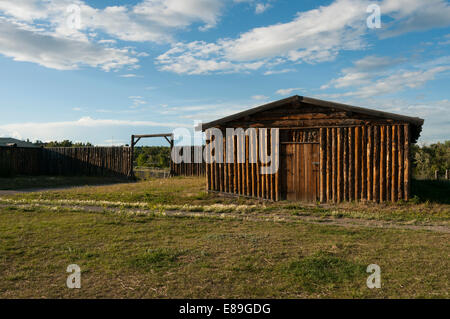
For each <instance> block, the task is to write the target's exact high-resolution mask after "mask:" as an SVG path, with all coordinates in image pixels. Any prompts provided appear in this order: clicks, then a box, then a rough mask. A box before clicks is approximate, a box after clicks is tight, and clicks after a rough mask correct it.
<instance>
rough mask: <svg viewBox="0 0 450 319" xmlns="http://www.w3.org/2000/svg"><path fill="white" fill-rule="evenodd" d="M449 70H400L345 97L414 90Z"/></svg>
mask: <svg viewBox="0 0 450 319" xmlns="http://www.w3.org/2000/svg"><path fill="white" fill-rule="evenodd" d="M448 70H450V66H439V67H435V68H432V69H429V70H418V71H404V70H400V71H398V72H396V73H395V74H392V75H390V76H387V77H384V78H381V79H378V80H377V81H376V82H375V83H371V84H369V85H366V86H363V87H362V88H360V89H358V90H356V91H354V92H347V93H345V94H344V95H345V96H360V97H371V96H379V95H383V94H388V93H395V92H399V91H403V90H405V89H408V88H409V89H414V88H418V87H421V86H423V85H424V84H425V83H426V82H428V81H431V80H433V79H434V78H435V76H436V75H437V74H439V73H442V72H445V71H448Z"/></svg>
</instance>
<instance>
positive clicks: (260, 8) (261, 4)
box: [255, 3, 271, 14]
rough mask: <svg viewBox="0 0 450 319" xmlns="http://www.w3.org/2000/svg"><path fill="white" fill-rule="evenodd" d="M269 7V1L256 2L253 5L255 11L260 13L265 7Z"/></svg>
mask: <svg viewBox="0 0 450 319" xmlns="http://www.w3.org/2000/svg"><path fill="white" fill-rule="evenodd" d="M270 7H271V5H270V4H269V3H257V4H256V7H255V13H256V14H261V13H263V12H264V11H266V10H267V9H269V8H270Z"/></svg>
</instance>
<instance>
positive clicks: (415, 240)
mask: <svg viewBox="0 0 450 319" xmlns="http://www.w3.org/2000/svg"><path fill="white" fill-rule="evenodd" d="M416 186H417V185H416ZM449 217H450V205H448V204H446V203H445V201H439V200H435V201H433V200H428V199H424V198H422V199H421V198H420V197H416V198H415V200H414V201H412V202H411V203H398V204H381V205H375V204H363V203H344V204H340V205H338V206H330V205H312V204H309V205H307V204H299V203H288V202H280V203H270V202H265V201H258V200H254V199H246V198H239V199H236V198H226V197H218V196H217V195H214V194H208V193H205V191H204V179H201V178H173V179H155V180H150V181H145V182H138V183H127V184H117V185H107V186H85V187H78V188H72V189H66V190H58V191H48V192H33V193H25V194H12V195H7V196H1V197H0V278H1V280H0V297H3V298H18V297H32V298H43V297H45V298H50V297H56V298H59V297H64V298H79V297H88V298H123V297H131V298H135V297H145V298H180V297H188V298H191V297H193V298H194V297H195V298H215V297H216V298H242V297H247V298H266V297H267V298H317V297H318V298H326V297H331V298H344V297H350V298H386V297H387V298H396V297H399V298H409V297H414V298H420V297H423V298H436V297H444V298H448V292H449V275H450V271H449V269H450V263H449V260H450V259H449V258H448V257H449V253H450V249H449V248H450V247H449V242H450V240H449V239H450V229H449ZM69 264H77V265H79V266H80V267H81V270H82V287H81V289H68V288H67V287H66V278H67V276H68V275H69V274H68V273H66V267H67V266H68V265H69ZM369 264H378V265H379V266H380V267H381V271H382V275H381V276H382V288H381V289H369V288H367V286H366V279H367V276H368V275H369V274H368V273H366V267H367V266H368V265H369Z"/></svg>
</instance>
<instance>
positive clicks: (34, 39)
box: [0, 17, 138, 71]
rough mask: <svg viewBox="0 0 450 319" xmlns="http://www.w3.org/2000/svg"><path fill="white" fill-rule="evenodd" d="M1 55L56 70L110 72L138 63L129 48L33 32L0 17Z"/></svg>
mask: <svg viewBox="0 0 450 319" xmlns="http://www.w3.org/2000/svg"><path fill="white" fill-rule="evenodd" d="M0 54H3V55H5V56H7V57H11V58H13V59H14V60H15V61H22V62H33V63H37V64H40V65H42V66H45V67H47V68H52V69H57V70H74V69H78V68H80V67H82V66H90V67H99V68H101V69H103V70H105V71H110V70H113V69H118V68H122V67H124V66H133V65H135V64H136V63H137V62H138V59H137V58H136V57H133V56H132V54H131V53H130V51H129V49H115V48H106V47H102V46H100V45H97V44H94V43H90V42H86V41H81V40H71V39H66V38H59V37H55V36H52V35H48V34H45V33H38V32H33V31H30V30H28V29H27V28H25V27H23V26H21V25H18V24H16V23H13V22H11V21H9V20H7V19H4V18H1V17H0Z"/></svg>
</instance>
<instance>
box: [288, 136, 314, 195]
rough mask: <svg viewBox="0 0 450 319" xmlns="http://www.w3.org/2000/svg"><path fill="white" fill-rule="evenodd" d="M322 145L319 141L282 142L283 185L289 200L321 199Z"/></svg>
mask: <svg viewBox="0 0 450 319" xmlns="http://www.w3.org/2000/svg"><path fill="white" fill-rule="evenodd" d="M319 152H320V146H319V143H318V142H315V141H311V142H282V144H281V169H282V174H281V183H282V184H281V185H282V191H283V195H285V198H286V199H287V200H292V201H305V202H315V201H318V200H319V167H320V162H319V161H320V156H319Z"/></svg>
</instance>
